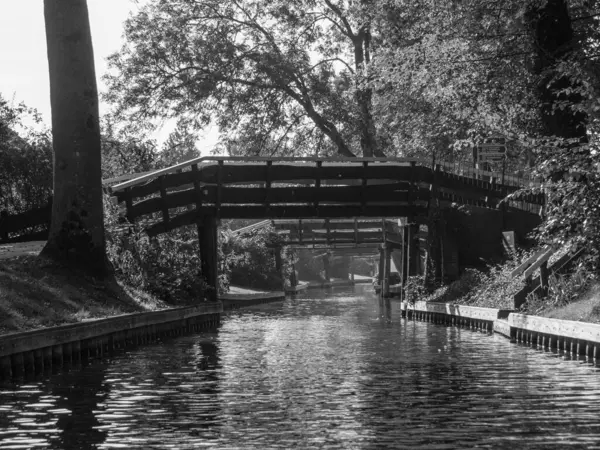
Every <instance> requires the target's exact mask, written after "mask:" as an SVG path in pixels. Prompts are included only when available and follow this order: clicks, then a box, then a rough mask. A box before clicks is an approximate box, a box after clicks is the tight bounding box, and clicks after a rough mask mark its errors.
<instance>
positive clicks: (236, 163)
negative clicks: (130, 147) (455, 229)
mask: <svg viewBox="0 0 600 450" xmlns="http://www.w3.org/2000/svg"><path fill="white" fill-rule="evenodd" d="M533 182H534V181H533V180H531V179H527V178H519V177H514V176H508V175H505V176H501V175H499V174H495V173H491V172H486V171H482V170H478V169H474V168H471V167H468V166H466V165H465V166H463V165H460V164H451V163H437V164H434V165H432V164H428V163H427V162H425V161H422V160H419V159H399V158H353V159H340V158H337V159H316V158H277V159H272V158H261V157H255V158H252V157H202V158H198V159H194V160H191V161H187V162H185V163H182V164H177V165H175V166H172V167H169V168H166V169H162V170H158V171H155V172H152V173H148V174H144V175H142V176H139V177H135V178H133V179H130V180H127V181H125V182H122V183H119V184H116V185H114V186H112V187H110V188H108V190H109V192H110V193H111V195H113V196H114V197H115V199H116V201H117V202H118V203H120V204H122V205H124V208H123V209H122V214H123V216H124V217H125V218H127V220H128V221H129V222H131V223H133V222H138V223H140V224H141V225H142V226H143V228H144V229H145V231H146V232H147V233H148V235H150V236H156V235H158V234H160V233H164V232H168V231H171V230H174V229H176V228H178V227H181V226H186V225H192V224H195V225H197V227H198V234H199V240H200V248H201V265H202V267H201V271H202V274H203V276H204V277H205V279H206V281H207V283H208V284H209V285H210V286H216V280H217V273H216V267H217V264H216V254H217V251H216V250H217V247H216V246H217V226H218V220H219V219H220V218H274V219H294V220H298V219H314V218H326V219H329V220H325V221H323V222H322V224H323V226H324V227H325V231H324V232H322V231H319V230H318V229H317V228H315V227H313V228H311V229H310V230H306V229H305V228H304V227H300V228H298V230H301V231H299V232H298V233H297V234H295V235H294V237H293V239H294V240H292V241H290V242H291V243H297V244H298V245H300V244H302V243H303V242H304V241H306V240H307V239H309V238H310V239H312V240H314V241H315V242H317V241H320V243H322V244H329V245H331V243H332V238H333V237H335V240H336V241H338V242H341V241H340V240H343V239H344V236H345V238H346V239H347V240H348V241H352V242H354V243H355V244H359V243H369V244H373V243H375V242H376V241H377V242H381V234H382V231H381V230H374V231H373V230H369V228H363V227H362V223H363V222H359V221H355V222H354V224H355V225H354V229H351V230H348V229H347V228H344V229H338V230H336V229H335V228H336V222H335V221H332V219H336V218H378V219H379V221H380V222H381V218H390V217H392V218H399V217H406V218H408V219H409V221H410V222H411V223H418V222H420V221H424V220H425V218H426V217H427V215H428V213H429V210H430V207H431V206H432V205H433V204H434V202H435V204H436V205H439V206H441V207H444V206H449V205H450V204H452V203H457V204H463V205H473V206H478V207H484V208H491V209H496V208H498V206H499V204H500V201H501V200H502V199H503V198H504V197H505V196H506V195H507V194H509V193H511V192H514V191H516V190H518V189H520V188H522V187H526V186H530V185H531V183H533ZM543 201H544V198H543V196H542V195H530V196H528V197H526V198H522V199H520V200H519V201H518V202H510V203H509V204H508V205H507V207H508V208H519V209H522V210H526V211H529V212H531V213H536V214H537V213H538V211H539V208H540V206H541V205H542V204H543ZM359 223H360V224H361V226H360V227H359V225H358V224H359ZM364 223H365V224H368V222H364ZM343 226H344V227H345V226H347V225H343ZM320 229H321V230H322V229H323V227H321V226H320ZM383 229H385V223H384V226H383ZM305 231H306V233H305Z"/></svg>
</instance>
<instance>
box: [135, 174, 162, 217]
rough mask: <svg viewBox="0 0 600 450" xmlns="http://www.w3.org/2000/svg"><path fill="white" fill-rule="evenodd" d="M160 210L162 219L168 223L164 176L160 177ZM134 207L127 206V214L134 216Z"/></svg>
mask: <svg viewBox="0 0 600 450" xmlns="http://www.w3.org/2000/svg"><path fill="white" fill-rule="evenodd" d="M160 210H161V211H162V217H163V221H164V222H165V223H166V224H168V223H169V206H168V200H167V189H166V188H165V185H164V178H163V177H160ZM134 211H135V210H134V208H133V207H131V208H127V213H128V214H133V215H134V217H135V212H134Z"/></svg>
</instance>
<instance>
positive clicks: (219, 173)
mask: <svg viewBox="0 0 600 450" xmlns="http://www.w3.org/2000/svg"><path fill="white" fill-rule="evenodd" d="M223 176H224V175H223V161H219V164H218V165H217V199H216V201H215V205H216V207H217V214H216V216H217V219H219V218H220V217H221V202H222V199H223Z"/></svg>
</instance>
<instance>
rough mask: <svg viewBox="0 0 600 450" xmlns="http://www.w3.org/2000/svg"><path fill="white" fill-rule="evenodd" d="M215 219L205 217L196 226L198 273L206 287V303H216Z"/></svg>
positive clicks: (216, 242) (216, 243) (216, 241)
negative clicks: (198, 243)
mask: <svg viewBox="0 0 600 450" xmlns="http://www.w3.org/2000/svg"><path fill="white" fill-rule="evenodd" d="M217 227H218V225H217V218H216V217H213V216H205V217H203V219H202V223H200V224H199V225H198V239H199V241H200V271H201V274H202V278H203V279H204V281H205V282H206V284H207V285H208V290H207V292H206V294H205V297H206V299H207V300H208V301H211V302H216V301H217V290H218V276H219V274H218V270H217V245H218V240H217Z"/></svg>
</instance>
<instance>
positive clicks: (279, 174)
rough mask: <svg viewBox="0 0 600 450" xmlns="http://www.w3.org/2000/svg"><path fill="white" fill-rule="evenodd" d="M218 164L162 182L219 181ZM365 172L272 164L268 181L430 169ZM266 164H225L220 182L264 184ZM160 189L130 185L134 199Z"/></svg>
mask: <svg viewBox="0 0 600 450" xmlns="http://www.w3.org/2000/svg"><path fill="white" fill-rule="evenodd" d="M218 167H219V166H218V165H213V166H206V167H202V168H201V169H200V171H199V172H197V173H195V172H191V171H188V172H181V173H172V174H167V175H163V176H164V185H165V187H166V188H167V189H169V188H174V187H177V186H180V185H184V184H191V183H193V182H194V180H195V179H197V180H198V181H200V182H201V183H204V184H217V183H219V174H218V171H219V169H218ZM365 170H366V173H364V172H363V167H362V166H358V165H355V166H352V165H347V166H338V167H335V166H320V167H310V166H306V167H302V166H294V165H282V164H277V165H275V164H274V165H273V166H272V169H271V173H272V177H271V182H272V183H274V182H293V181H295V180H317V179H318V180H321V184H323V183H322V182H323V181H324V180H348V179H357V180H358V179H362V177H363V175H364V176H366V177H367V178H369V179H374V180H375V179H377V180H381V179H389V180H406V179H407V177H408V176H409V175H410V173H411V170H413V171H417V172H419V173H417V174H416V175H417V176H416V179H424V178H427V171H429V169H427V168H422V167H418V166H416V167H415V168H414V169H411V168H410V167H403V166H396V165H391V166H387V165H385V164H381V165H372V166H368V167H367V168H366V169H365ZM266 172H267V167H266V166H256V165H243V164H242V165H225V166H223V169H222V174H221V177H222V182H223V183H225V184H236V183H264V182H265V180H266V176H267V174H266ZM159 189H160V182H158V181H157V180H151V181H149V182H147V183H146V184H144V185H139V186H134V187H132V188H131V193H132V196H133V198H140V197H146V196H148V195H151V194H153V193H154V192H157V191H158V190H159ZM115 196H116V197H117V198H118V200H119V202H121V201H124V200H125V197H124V195H123V194H122V192H121V191H118V192H116V193H115Z"/></svg>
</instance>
